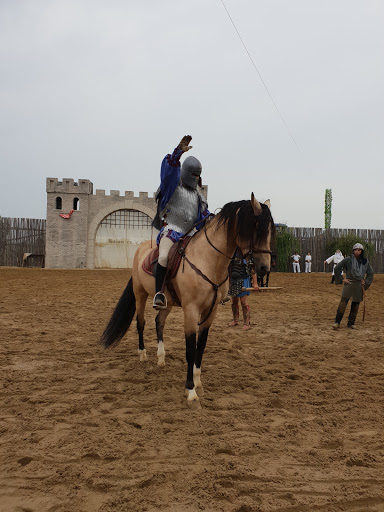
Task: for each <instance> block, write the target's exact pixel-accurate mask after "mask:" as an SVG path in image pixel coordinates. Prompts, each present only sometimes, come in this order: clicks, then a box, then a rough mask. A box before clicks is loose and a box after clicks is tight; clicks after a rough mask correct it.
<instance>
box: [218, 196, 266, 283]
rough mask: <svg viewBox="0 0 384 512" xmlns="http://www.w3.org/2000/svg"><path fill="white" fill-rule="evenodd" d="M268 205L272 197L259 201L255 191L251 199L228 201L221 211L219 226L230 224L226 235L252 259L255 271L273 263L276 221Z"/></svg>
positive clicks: (246, 256) (264, 270)
mask: <svg viewBox="0 0 384 512" xmlns="http://www.w3.org/2000/svg"><path fill="white" fill-rule="evenodd" d="M269 207H270V201H269V200H267V201H265V203H259V201H257V199H256V198H255V196H254V194H253V192H252V195H251V200H248V201H237V202H233V203H227V204H226V205H224V206H223V208H222V210H221V212H220V213H219V215H218V217H219V219H218V226H221V225H226V226H227V239H231V240H232V243H235V244H236V246H237V247H238V248H239V249H240V250H241V252H242V253H243V256H244V258H245V259H246V260H247V261H250V260H252V261H253V263H254V266H253V272H257V273H260V275H261V274H262V275H265V274H266V272H269V270H270V267H271V244H272V242H273V238H274V233H275V225H274V223H273V219H272V215H271V211H270V209H269Z"/></svg>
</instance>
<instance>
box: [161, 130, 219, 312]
mask: <svg viewBox="0 0 384 512" xmlns="http://www.w3.org/2000/svg"><path fill="white" fill-rule="evenodd" d="M191 140H192V137H191V136H190V135H185V136H184V137H183V138H182V139H181V141H180V143H179V145H178V146H177V148H176V149H175V150H174V151H173V153H172V155H166V156H165V158H164V159H163V161H162V164H161V171H160V178H161V183H160V187H159V190H158V193H157V195H156V200H157V214H156V216H155V218H154V220H153V223H152V224H153V226H154V227H155V228H156V229H159V230H160V233H159V235H158V237H157V240H156V243H157V245H158V246H159V259H158V263H157V269H156V276H155V277H156V294H155V296H154V298H153V307H154V308H155V309H165V308H166V307H167V299H166V297H165V294H164V293H162V292H161V288H162V286H163V282H164V279H165V275H166V273H167V265H168V254H169V251H170V249H171V247H172V245H173V244H174V243H175V242H178V241H179V239H180V238H181V237H183V236H184V235H186V234H193V232H194V230H193V228H194V227H195V225H196V224H197V223H199V222H200V221H202V220H204V219H206V218H207V217H208V216H209V215H210V212H209V211H208V205H207V202H206V200H205V198H204V196H203V195H202V193H201V191H200V188H199V186H200V185H201V177H200V176H201V171H202V167H201V163H200V162H199V160H198V159H197V158H195V157H194V156H189V157H187V158H186V159H185V160H184V162H183V165H182V166H180V157H181V155H182V154H183V153H186V152H187V151H189V150H190V149H191V148H192V146H190V145H189V144H190V142H191ZM199 227H201V226H199V225H198V226H196V229H198V228H199Z"/></svg>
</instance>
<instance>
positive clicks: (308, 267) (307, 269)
mask: <svg viewBox="0 0 384 512" xmlns="http://www.w3.org/2000/svg"><path fill="white" fill-rule="evenodd" d="M311 268H312V256H311V253H310V252H309V251H308V252H307V255H306V257H305V272H309V273H311Z"/></svg>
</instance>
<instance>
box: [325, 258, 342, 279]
mask: <svg viewBox="0 0 384 512" xmlns="http://www.w3.org/2000/svg"><path fill="white" fill-rule="evenodd" d="M343 259H344V256H343V253H342V252H341V251H340V249H336V252H335V254H333V255H332V256H330V257H329V258H327V259H326V260H325V261H324V263H332V262H333V268H332V280H331V284H332V283H334V281H335V267H336V265H337V264H338V263H340V261H342V260H343Z"/></svg>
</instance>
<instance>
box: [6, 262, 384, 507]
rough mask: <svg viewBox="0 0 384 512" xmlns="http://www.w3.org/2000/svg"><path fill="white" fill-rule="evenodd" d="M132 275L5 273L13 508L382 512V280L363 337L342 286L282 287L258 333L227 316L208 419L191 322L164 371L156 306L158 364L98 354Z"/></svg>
mask: <svg viewBox="0 0 384 512" xmlns="http://www.w3.org/2000/svg"><path fill="white" fill-rule="evenodd" d="M128 277H129V272H128V271H125V270H105V271H103V270H100V271H97V270H94V271H90V270H48V269H9V268H1V269H0V287H1V293H0V322H1V323H0V328H1V332H0V337H1V344H0V349H1V353H0V358H1V359H0V362H1V381H0V382H1V390H0V392H1V410H0V432H1V447H0V460H1V465H0V510H1V511H6V512H9V511H15V512H16V511H19V512H20V511H24V512H32V511H33V512H43V511H49V512H53V511H55V512H72V511H73V512H96V511H97V512H112V511H118V512H120V511H121V512H123V511H124V512H125V511H140V512H141V511H142V512H144V511H145V512H154V511H164V512H179V511H182V512H197V511H202V510H203V511H210V512H271V511H273V512H316V511H324V512H333V511H359V512H373V511H375V512H379V511H381V512H383V511H384V428H383V413H384V395H383V391H384V359H383V338H384V336H383V335H384V315H383V308H384V275H379V276H376V277H375V280H374V283H373V285H372V286H371V288H370V290H369V291H368V294H367V295H368V296H367V318H366V321H365V322H364V324H363V323H362V313H361V310H360V312H359V315H358V319H357V329H356V330H355V331H352V330H350V329H347V328H346V327H345V323H344V325H343V327H342V329H341V330H340V331H339V332H335V331H333V330H332V329H331V325H332V323H333V320H334V315H335V312H336V307H337V304H338V302H339V297H340V287H335V286H332V285H331V284H330V274H310V275H305V274H301V275H297V274H295V275H294V274H272V277H271V283H270V284H271V286H272V285H274V286H282V287H283V290H281V291H279V292H263V293H259V294H253V295H252V296H251V298H250V305H251V315H252V323H253V327H252V329H251V330H249V331H248V332H243V331H242V329H241V327H237V328H230V327H227V323H228V322H229V320H230V318H231V308H230V305H229V304H227V305H224V306H219V312H218V316H217V318H216V320H215V322H214V324H213V326H212V328H211V331H210V336H209V338H208V345H207V350H206V352H205V356H204V360H203V375H202V381H203V384H204V389H205V394H204V396H203V398H202V399H201V408H200V409H197V410H192V409H190V408H188V406H187V404H186V400H185V397H184V394H183V387H184V382H185V377H186V363H185V343H184V338H183V329H182V314H181V310H180V309H174V311H173V312H172V314H171V316H170V317H169V320H168V324H167V328H166V331H165V344H166V351H167V355H166V366H165V368H159V367H158V366H157V364H156V362H157V358H156V340H155V325H154V317H155V315H154V312H153V311H152V310H151V308H148V311H147V313H148V314H147V326H146V332H145V334H146V348H147V352H148V356H149V361H148V362H147V363H140V362H139V359H138V355H137V337H136V332H135V329H134V328H131V330H130V331H129V332H128V334H127V335H126V337H125V338H124V340H123V341H122V342H121V343H120V345H118V346H117V347H116V348H115V349H114V350H109V351H103V350H102V348H101V347H100V346H99V345H98V339H99V336H100V333H101V332H102V330H103V329H104V327H105V324H106V323H107V321H108V319H109V317H110V315H111V312H112V309H113V308H114V306H115V304H116V302H117V300H118V298H119V297H120V295H121V293H122V291H123V289H124V288H125V285H126V282H127V280H128Z"/></svg>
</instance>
